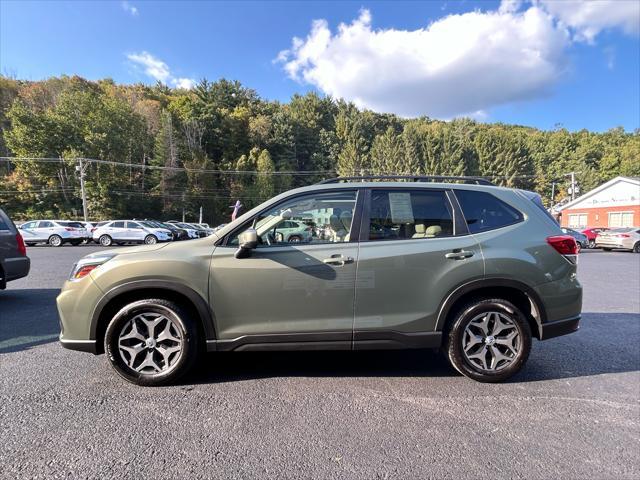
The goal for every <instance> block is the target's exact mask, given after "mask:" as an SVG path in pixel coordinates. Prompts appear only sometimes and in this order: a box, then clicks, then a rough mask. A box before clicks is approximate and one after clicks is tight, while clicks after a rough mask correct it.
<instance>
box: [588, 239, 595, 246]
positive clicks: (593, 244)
mask: <svg viewBox="0 0 640 480" xmlns="http://www.w3.org/2000/svg"><path fill="white" fill-rule="evenodd" d="M589 248H596V241H595V240H589Z"/></svg>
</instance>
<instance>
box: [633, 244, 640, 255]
mask: <svg viewBox="0 0 640 480" xmlns="http://www.w3.org/2000/svg"><path fill="white" fill-rule="evenodd" d="M633 253H640V242H636V244H635V245H634V246H633Z"/></svg>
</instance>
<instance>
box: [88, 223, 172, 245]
mask: <svg viewBox="0 0 640 480" xmlns="http://www.w3.org/2000/svg"><path fill="white" fill-rule="evenodd" d="M172 238H173V237H172V235H171V231H170V230H168V229H166V228H159V227H155V226H152V225H151V224H143V223H142V222H140V221H134V220H114V221H112V222H108V223H106V224H105V225H102V226H101V227H97V228H96V229H95V230H94V231H93V239H94V240H95V241H97V242H98V243H100V245H102V246H103V247H108V246H110V245H111V244H113V243H114V242H115V243H118V244H124V243H146V244H147V245H153V244H155V243H158V242H168V241H171V239H172Z"/></svg>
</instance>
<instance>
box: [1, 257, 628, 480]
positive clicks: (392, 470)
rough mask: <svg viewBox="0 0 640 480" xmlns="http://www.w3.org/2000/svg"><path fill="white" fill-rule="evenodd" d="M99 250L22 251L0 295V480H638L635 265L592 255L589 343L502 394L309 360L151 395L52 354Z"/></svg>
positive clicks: (431, 374) (212, 372)
mask: <svg viewBox="0 0 640 480" xmlns="http://www.w3.org/2000/svg"><path fill="white" fill-rule="evenodd" d="M97 250H100V248H99V247H93V246H80V247H71V246H65V247H61V248H50V247H34V248H29V255H30V257H31V258H32V271H31V275H30V276H29V277H28V278H26V279H22V280H19V281H16V282H13V283H10V284H9V288H8V289H7V290H6V291H0V425H1V428H0V477H1V478H58V477H65V478H67V477H68V478H96V477H121V478H136V479H137V478H154V477H157V478H255V477H260V478H276V477H277V478H356V477H357V478H540V479H547V478H567V479H568V478H597V479H601V478H615V479H622V478H639V477H640V455H639V452H640V255H634V254H631V253H626V252H611V253H605V252H600V251H587V252H585V253H583V254H581V255H580V264H579V278H580V280H581V282H582V283H583V285H584V294H585V299H584V308H583V312H584V315H583V321H582V328H581V329H580V331H579V332H577V333H575V334H573V335H569V336H566V337H560V338H556V339H552V340H549V341H546V342H537V341H536V342H534V346H533V351H532V354H531V357H530V359H529V362H528V364H527V366H526V367H525V369H524V370H523V371H522V372H521V373H520V374H518V375H517V376H516V377H515V378H514V379H513V380H512V381H510V382H509V383H506V384H499V385H488V384H480V383H475V382H473V381H471V380H468V379H466V378H464V377H461V376H460V375H458V374H457V373H455V372H454V371H453V370H452V368H450V367H449V366H448V364H447V363H446V362H445V361H444V359H443V358H441V357H440V356H439V355H437V354H436V353H432V352H424V351H409V352H326V353H324V352H298V353H226V354H222V353H216V354H210V355H208V357H207V359H206V360H207V362H206V363H205V364H203V365H202V366H200V368H199V369H198V370H197V371H196V372H195V373H194V374H193V375H191V376H190V377H188V378H187V379H186V380H185V382H184V384H182V385H179V386H174V387H163V388H140V387H136V386H133V385H130V384H127V383H125V382H124V381H122V380H121V379H120V378H119V377H118V376H117V375H116V374H115V373H114V372H112V370H111V368H110V367H109V366H108V364H107V361H106V359H105V358H104V356H98V357H96V356H93V355H90V354H84V353H79V352H72V351H67V350H64V349H62V348H61V347H60V346H59V345H58V343H57V342H56V340H57V334H58V323H57V314H56V310H55V306H54V304H55V297H56V295H57V294H58V291H59V288H60V286H61V284H62V282H63V281H64V279H65V277H66V276H67V274H68V272H69V270H70V268H71V265H72V263H73V262H74V261H75V260H76V259H78V258H79V257H80V256H82V255H85V254H88V253H91V252H94V251H97Z"/></svg>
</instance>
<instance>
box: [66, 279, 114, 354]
mask: <svg viewBox="0 0 640 480" xmlns="http://www.w3.org/2000/svg"><path fill="white" fill-rule="evenodd" d="M102 297H103V293H102V291H101V290H100V289H99V288H98V287H97V285H96V284H95V282H94V281H93V279H92V278H91V275H88V276H86V277H85V278H83V279H82V280H79V281H77V282H65V284H64V286H63V288H62V291H61V292H60V295H58V297H57V298H56V304H57V307H58V315H59V318H60V344H61V345H62V346H63V347H64V348H68V349H70V350H79V351H81V352H90V353H97V350H98V348H97V345H96V340H95V336H94V335H92V334H91V318H92V316H93V309H94V306H95V305H96V304H97V303H98V302H99V301H100V299H101V298H102ZM92 337H93V338H92Z"/></svg>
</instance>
